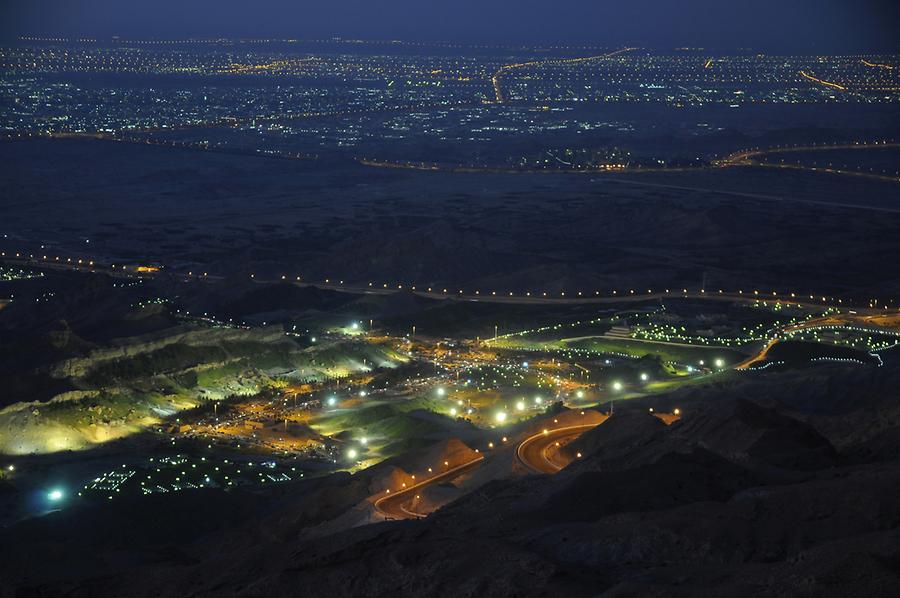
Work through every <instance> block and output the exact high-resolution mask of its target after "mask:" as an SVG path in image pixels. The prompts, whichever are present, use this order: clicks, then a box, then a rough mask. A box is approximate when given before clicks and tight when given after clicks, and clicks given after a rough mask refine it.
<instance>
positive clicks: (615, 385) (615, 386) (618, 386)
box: [612, 382, 622, 390]
mask: <svg viewBox="0 0 900 598" xmlns="http://www.w3.org/2000/svg"><path fill="white" fill-rule="evenodd" d="M612 387H613V390H622V383H621V382H613V385H612Z"/></svg>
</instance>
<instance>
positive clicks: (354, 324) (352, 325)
mask: <svg viewBox="0 0 900 598" xmlns="http://www.w3.org/2000/svg"><path fill="white" fill-rule="evenodd" d="M350 328H352V329H353V330H358V329H359V324H357V323H356V322H353V323H352V324H350Z"/></svg>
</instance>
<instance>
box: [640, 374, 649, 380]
mask: <svg viewBox="0 0 900 598" xmlns="http://www.w3.org/2000/svg"><path fill="white" fill-rule="evenodd" d="M649 379H650V376H648V375H647V374H641V380H642V381H643V382H646V381H647V380H649Z"/></svg>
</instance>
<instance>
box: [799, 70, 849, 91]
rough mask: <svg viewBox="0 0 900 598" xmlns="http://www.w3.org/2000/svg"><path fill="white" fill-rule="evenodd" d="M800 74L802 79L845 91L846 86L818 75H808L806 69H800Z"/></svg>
mask: <svg viewBox="0 0 900 598" xmlns="http://www.w3.org/2000/svg"><path fill="white" fill-rule="evenodd" d="M800 76H801V77H803V78H804V79H808V80H809V81H812V82H813V83H818V84H819V85H824V86H825V87H830V88H831V89H836V90H838V91H847V88H846V87H844V86H843V85H840V84H838V83H834V82H832V81H826V80H824V79H819V78H818V77H815V76H813V75H810V74H809V73H807V72H806V71H800Z"/></svg>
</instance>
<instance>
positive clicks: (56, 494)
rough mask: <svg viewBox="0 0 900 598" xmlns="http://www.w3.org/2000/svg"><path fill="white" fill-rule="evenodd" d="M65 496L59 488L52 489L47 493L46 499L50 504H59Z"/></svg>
mask: <svg viewBox="0 0 900 598" xmlns="http://www.w3.org/2000/svg"><path fill="white" fill-rule="evenodd" d="M63 496H65V494H64V493H63V491H62V490H60V489H59V488H54V489H53V490H51V491H50V492H48V493H47V498H48V499H49V500H50V501H52V502H59V501H61V500H62V498H63Z"/></svg>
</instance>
